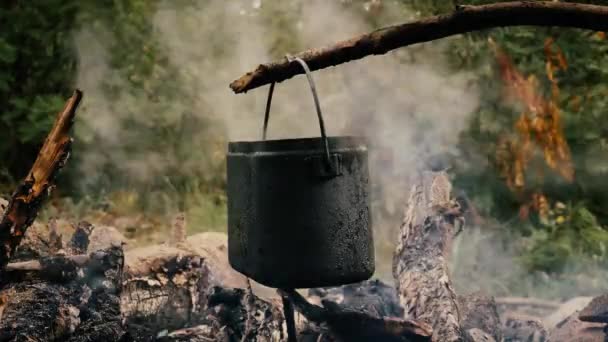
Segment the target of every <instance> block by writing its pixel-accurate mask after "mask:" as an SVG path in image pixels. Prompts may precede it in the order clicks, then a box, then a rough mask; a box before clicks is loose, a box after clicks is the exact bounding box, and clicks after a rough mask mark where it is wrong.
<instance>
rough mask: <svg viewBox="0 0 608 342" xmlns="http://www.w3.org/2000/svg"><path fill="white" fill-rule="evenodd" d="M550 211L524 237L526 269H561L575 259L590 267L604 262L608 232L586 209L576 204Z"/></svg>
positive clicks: (601, 264)
mask: <svg viewBox="0 0 608 342" xmlns="http://www.w3.org/2000/svg"><path fill="white" fill-rule="evenodd" d="M551 214H552V216H553V217H551V218H550V219H549V221H547V222H544V224H541V228H540V229H536V230H534V231H533V233H532V236H531V237H530V238H529V239H528V240H529V241H527V245H528V246H527V247H526V253H525V254H524V255H523V256H522V261H523V263H524V265H526V267H527V268H528V269H530V270H533V271H545V272H561V271H563V270H564V269H566V268H568V267H569V266H570V264H572V262H574V261H575V260H576V262H578V263H581V264H586V265H587V266H589V267H590V268H591V267H593V266H607V265H606V262H605V260H606V257H607V256H608V255H607V252H608V251H607V248H608V232H607V231H606V230H604V229H602V227H601V226H600V225H599V224H598V222H597V219H596V217H595V216H594V215H593V214H592V213H591V212H590V211H589V210H587V209H586V208H585V207H583V206H581V205H578V206H575V207H568V208H563V209H561V210H558V212H557V213H555V212H552V213H551Z"/></svg>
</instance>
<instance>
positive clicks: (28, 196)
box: [0, 90, 82, 270]
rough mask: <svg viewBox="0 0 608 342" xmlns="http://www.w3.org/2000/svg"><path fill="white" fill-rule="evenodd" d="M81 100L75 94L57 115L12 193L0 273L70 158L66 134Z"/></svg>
mask: <svg viewBox="0 0 608 342" xmlns="http://www.w3.org/2000/svg"><path fill="white" fill-rule="evenodd" d="M81 98H82V92H80V90H76V91H74V94H73V95H72V97H71V98H70V99H69V100H68V101H67V103H66V105H65V107H64V108H63V111H61V112H60V113H59V114H58V115H57V119H56V120H55V124H54V125H53V128H52V129H51V131H50V133H49V135H48V136H47V138H46V140H45V142H44V145H42V148H41V149H40V152H39V153H38V157H37V158H36V161H35V162H34V165H33V166H32V169H31V170H30V172H29V174H28V175H27V177H26V178H25V180H24V181H23V183H21V185H19V187H18V188H17V190H16V191H15V192H14V193H13V196H12V197H11V200H10V202H9V204H8V207H7V209H6V211H5V213H4V215H3V217H2V219H1V220H0V270H3V269H4V267H5V266H6V264H7V263H8V261H9V260H10V258H11V257H12V255H13V253H14V252H15V249H16V248H17V246H19V243H20V242H21V239H22V238H23V236H24V235H25V231H26V230H27V228H28V227H29V226H30V225H31V224H32V222H34V219H35V218H36V216H37V215H38V210H39V209H40V206H41V205H42V202H43V200H44V199H45V198H46V197H47V195H48V194H49V193H50V191H51V190H52V188H53V187H54V180H55V176H56V175H57V172H58V171H59V170H60V169H61V168H63V166H64V165H65V163H66V161H67V159H68V157H69V154H70V146H71V143H72V138H71V137H70V135H69V131H70V128H72V124H73V122H74V116H75V114H76V108H77V107H78V104H79V103H80V100H81Z"/></svg>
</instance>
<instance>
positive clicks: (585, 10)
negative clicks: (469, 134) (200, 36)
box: [230, 1, 608, 94]
mask: <svg viewBox="0 0 608 342" xmlns="http://www.w3.org/2000/svg"><path fill="white" fill-rule="evenodd" d="M525 25H530V26H557V27H573V28H581V29H588V30H594V31H606V30H608V6H599V5H588V4H578V3H564V2H549V1H514V2H504V3H496V4H489V5H482V6H458V10H456V11H454V12H453V13H450V14H447V15H439V16H434V17H430V18H426V19H421V20H419V21H415V22H411V23H406V24H401V25H395V26H389V27H385V28H381V29H378V30H376V31H373V32H371V33H366V34H363V35H360V36H357V37H353V38H351V39H348V40H344V41H341V42H338V43H336V44H334V45H332V46H328V47H325V48H320V49H310V50H306V51H303V52H300V53H298V54H296V55H294V57H298V58H301V59H302V60H304V61H305V62H306V64H308V66H309V67H310V70H312V71H314V70H319V69H324V68H328V67H331V66H336V65H339V64H342V63H346V62H350V61H353V60H357V59H361V58H364V57H366V56H370V55H383V54H385V53H387V52H389V51H391V50H394V49H398V48H400V47H404V46H408V45H413V44H417V43H423V42H429V41H432V40H437V39H441V38H445V37H449V36H453V35H458V34H462V33H467V32H472V31H479V30H484V29H488V28H494V27H507V26H525ZM303 73H304V71H303V70H302V68H300V67H299V65H298V64H297V63H291V62H290V61H288V60H286V59H283V60H280V61H276V62H272V63H266V64H261V65H259V66H258V67H257V68H256V69H255V70H253V71H250V72H248V73H246V74H245V75H243V76H241V77H240V78H238V79H237V80H235V81H233V82H232V83H230V88H232V90H233V91H234V92H235V93H237V94H239V93H245V92H247V91H249V90H252V89H255V88H258V87H261V86H264V85H266V84H270V83H273V82H282V81H285V80H287V79H290V78H292V77H293V76H296V75H298V74H303Z"/></svg>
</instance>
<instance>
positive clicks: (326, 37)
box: [77, 0, 479, 274]
mask: <svg viewBox="0 0 608 342" xmlns="http://www.w3.org/2000/svg"><path fill="white" fill-rule="evenodd" d="M176 3H177V2H173V1H164V2H161V4H160V5H159V7H158V10H157V12H156V14H155V16H154V17H153V24H154V28H155V30H156V31H157V38H158V39H159V40H160V41H161V46H162V48H163V52H164V53H165V54H166V55H167V56H168V57H169V60H170V62H171V64H172V65H173V66H175V67H176V69H177V70H178V72H179V74H178V75H176V82H180V83H181V84H180V86H181V87H180V89H183V90H184V91H185V92H186V93H184V94H183V97H182V98H184V99H188V102H187V103H184V104H183V105H184V106H185V105H187V106H190V108H189V110H190V111H191V112H192V113H194V115H201V116H204V117H205V118H206V119H209V120H211V122H214V123H216V126H215V127H214V128H213V130H215V131H216V132H219V134H220V135H223V136H224V137H227V138H228V139H229V140H258V139H260V137H261V129H262V120H263V112H264V106H265V102H266V95H267V87H263V88H260V89H256V90H254V91H250V92H249V93H247V94H245V95H234V94H233V93H232V91H231V90H230V89H229V87H228V84H229V83H230V82H231V81H232V80H234V79H235V78H237V77H238V76H240V75H241V74H243V73H245V72H247V71H249V70H251V69H253V68H255V66H256V65H257V64H260V63H264V62H267V61H270V60H271V59H273V58H271V56H275V57H274V58H276V56H281V55H284V54H287V53H290V54H293V53H296V52H298V51H278V52H277V51H271V50H272V48H273V46H272V45H273V44H272V39H271V38H270V37H271V36H272V35H276V34H277V33H276V32H275V31H277V30H281V29H282V28H281V24H280V21H279V24H277V23H276V22H274V21H275V20H287V23H288V24H289V25H288V26H289V27H287V26H285V27H284V30H285V31H284V32H279V35H281V39H284V40H285V41H287V44H285V45H287V46H292V47H294V48H298V49H304V48H313V47H319V46H324V45H328V44H332V43H334V42H336V41H339V40H342V39H347V38H350V37H351V36H353V35H356V34H360V33H364V32H368V31H370V30H372V29H373V27H372V25H371V24H370V23H369V21H368V20H365V18H364V15H366V12H365V8H359V7H355V6H356V5H354V4H349V5H348V6H347V5H344V4H343V3H341V2H338V1H321V0H315V1H289V2H282V0H274V1H270V0H266V1H261V0H258V1H245V0H240V1H205V2H196V3H195V4H191V5H188V6H184V5H183V4H182V5H177V4H176ZM277 6H278V7H279V8H280V9H281V10H280V11H278V12H273V11H269V12H268V11H266V12H265V10H268V8H272V7H277ZM360 6H364V4H363V3H361V5H360ZM384 6H385V7H384V8H381V9H379V10H378V12H377V13H375V14H374V15H376V18H375V21H376V22H378V23H379V24H380V25H388V24H393V23H394V21H395V20H396V19H397V18H396V16H395V13H399V14H403V15H404V17H406V18H407V17H408V16H411V13H404V12H403V11H404V10H403V8H402V7H400V8H399V10H397V8H396V7H392V6H397V5H393V4H392V2H386V5H384ZM273 13H274V14H273ZM281 15H285V16H289V19H281V18H280V17H279V16H281ZM367 15H370V14H369V13H367ZM401 19H403V18H401ZM77 37H78V38H77V39H78V40H79V44H78V45H79V46H81V47H82V48H81V49H80V50H79V53H80V71H81V72H80V77H79V80H78V85H79V87H81V88H83V90H84V91H85V94H86V100H85V112H86V114H85V115H84V116H83V119H84V120H86V126H87V127H90V128H92V130H93V131H94V132H95V134H97V135H99V136H101V137H102V138H103V140H104V141H105V143H106V144H104V146H105V148H107V147H111V148H112V153H108V151H89V152H87V155H88V156H89V157H86V156H85V160H84V162H83V164H82V166H81V167H82V168H84V169H85V170H86V171H87V172H86V174H94V172H93V171H94V170H96V169H97V168H98V166H99V165H100V163H104V162H115V163H116V165H117V167H120V168H122V169H124V172H127V173H133V175H134V176H136V177H137V178H138V179H147V178H150V177H154V176H158V175H159V174H160V175H162V173H163V172H165V169H164V166H166V165H168V164H171V163H175V160H173V159H171V157H170V156H167V155H159V154H158V153H157V152H155V151H148V152H147V153H145V154H143V155H140V156H136V157H133V156H128V155H127V153H126V152H123V151H124V150H125V149H128V146H125V145H124V144H125V142H131V143H132V141H131V140H130V139H129V134H130V130H129V129H125V128H124V127H122V126H121V119H122V116H123V114H121V113H122V112H121V111H120V110H118V108H119V107H117V106H116V104H113V103H108V102H107V100H106V98H105V96H104V95H103V89H102V87H101V84H102V82H104V81H107V80H108V78H110V79H111V78H113V77H118V76H116V75H113V74H112V71H111V69H110V68H109V67H108V52H107V49H108V48H109V45H108V44H107V43H108V41H104V40H103V39H101V38H99V37H97V36H95V35H93V34H91V33H90V31H88V30H86V29H85V30H83V31H82V32H81V33H80V34H79V35H78V36H77ZM125 48H128V47H125ZM442 58H443V57H442V55H441V53H440V48H439V46H438V44H434V45H425V46H422V47H413V48H406V49H402V50H399V51H395V52H392V53H389V54H387V55H384V56H376V57H368V58H366V59H363V60H359V61H354V62H351V63H348V64H343V65H340V66H338V67H334V68H329V69H325V70H322V71H318V72H314V73H313V77H314V79H315V82H316V85H317V88H318V92H319V96H320V100H321V108H322V110H323V113H324V117H325V121H326V125H327V131H328V134H330V135H365V136H367V137H368V138H369V140H370V143H371V153H372V155H371V165H370V168H371V171H372V175H373V180H372V181H373V182H374V183H375V186H376V187H378V188H380V189H381V194H380V195H379V196H381V197H382V203H383V205H384V207H385V208H384V210H386V211H387V212H388V213H389V214H394V215H396V216H398V212H400V210H401V206H402V205H403V204H404V201H403V199H404V198H405V196H406V195H407V194H406V193H407V191H408V187H407V181H408V178H409V177H410V176H411V175H413V173H414V172H415V171H416V170H418V169H419V168H420V167H422V163H424V161H425V160H426V159H427V158H428V157H429V156H431V155H435V154H438V153H445V152H454V151H455V145H456V143H457V140H458V135H459V133H460V132H462V131H463V130H464V129H465V126H466V125H467V120H468V118H469V115H470V114H471V113H472V112H474V110H475V108H476V107H477V105H478V96H479V95H478V91H477V90H476V89H475V88H474V87H472V86H471V83H472V82H469V81H470V78H471V77H470V75H468V74H466V73H454V72H453V70H450V71H449V72H448V70H447V63H446V61H444V60H443V59H442ZM115 82H121V81H120V80H115ZM129 99H130V98H129V97H128V96H126V95H125V96H124V99H123V103H121V106H128V107H129V109H130V113H137V114H136V116H137V115H139V116H141V120H142V122H143V121H145V118H146V115H148V113H146V112H145V110H146V108H147V106H146V105H145V104H141V103H129ZM166 115H167V116H168V117H170V116H171V115H176V113H166ZM168 120H170V118H168ZM206 134H208V132H207V131H206V132H200V133H199V134H194V135H193V136H192V140H193V141H192V145H193V148H197V147H196V146H197V145H199V144H201V143H203V142H204V141H205V139H208V137H207V136H206ZM318 134H319V127H318V121H317V118H316V115H315V112H314V106H313V101H312V97H311V94H310V91H309V88H308V84H307V82H306V78H305V77H304V76H301V75H300V76H298V77H295V78H294V79H291V80H288V81H286V82H283V83H280V84H277V87H276V89H275V94H274V99H273V106H272V111H271V118H270V124H269V138H271V139H280V138H294V137H304V136H317V135H318ZM95 152H97V153H95ZM200 167H203V166H200ZM91 181H93V180H91ZM398 225H399V222H398V221H394V220H392V219H391V220H382V217H381V218H380V220H376V222H375V229H376V237H377V240H378V246H379V247H381V248H380V249H381V250H385V251H392V249H391V246H392V241H393V240H394V235H393V234H394V233H395V232H396V229H397V228H398ZM387 257H388V254H387V253H383V252H380V253H379V261H378V264H379V267H378V268H379V272H380V273H384V274H387V273H388V270H389V269H390V259H387Z"/></svg>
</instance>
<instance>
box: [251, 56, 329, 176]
mask: <svg viewBox="0 0 608 342" xmlns="http://www.w3.org/2000/svg"><path fill="white" fill-rule="evenodd" d="M285 57H286V58H287V61H288V62H290V63H291V62H293V61H296V62H298V63H300V65H301V66H302V68H303V69H304V71H305V72H306V77H307V78H308V84H309V85H310V91H311V92H312V97H313V99H314V101H315V109H316V110H317V116H318V117H319V126H320V127H321V140H322V141H323V149H324V152H325V153H324V159H325V162H326V163H327V166H329V168H330V170H334V169H335V167H334V165H333V163H332V162H331V158H330V156H329V143H328V141H327V135H326V134H325V122H324V121H323V115H322V113H321V106H320V105H319V97H318V96H317V88H316V87H315V82H314V81H313V80H312V75H311V73H310V69H309V68H308V65H307V64H306V62H304V61H303V60H302V59H301V58H299V57H292V56H289V55H287V56H285ZM274 86H275V82H272V84H270V89H269V90H268V100H267V101H266V112H265V113H264V131H263V132H262V140H266V130H267V129H268V118H269V117H270V104H271V103H272V93H273V92H274Z"/></svg>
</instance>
